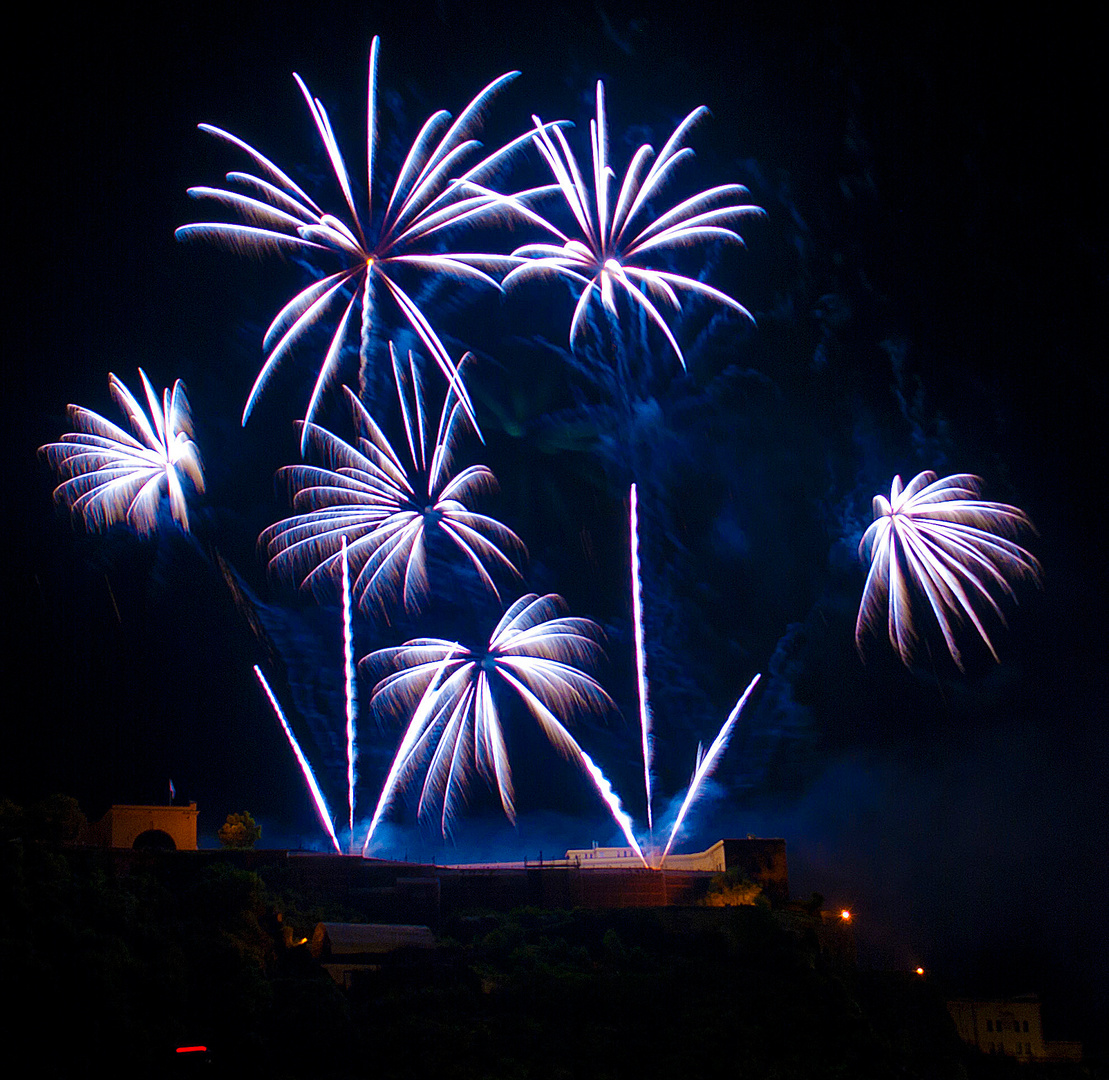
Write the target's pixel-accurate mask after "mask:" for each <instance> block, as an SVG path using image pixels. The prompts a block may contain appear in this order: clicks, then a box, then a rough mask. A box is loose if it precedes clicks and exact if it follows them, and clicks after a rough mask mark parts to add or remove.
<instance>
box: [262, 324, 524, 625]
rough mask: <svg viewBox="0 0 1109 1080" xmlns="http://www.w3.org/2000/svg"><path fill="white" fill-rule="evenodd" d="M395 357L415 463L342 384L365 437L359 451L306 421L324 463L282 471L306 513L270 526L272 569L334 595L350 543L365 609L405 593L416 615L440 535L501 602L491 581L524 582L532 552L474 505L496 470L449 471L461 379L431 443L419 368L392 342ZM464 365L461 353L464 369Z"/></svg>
mask: <svg viewBox="0 0 1109 1080" xmlns="http://www.w3.org/2000/svg"><path fill="white" fill-rule="evenodd" d="M389 353H390V357H391V359H392V363H393V373H394V376H395V378H396V385H397V395H398V397H399V399H400V405H401V415H402V419H403V422H404V431H405V437H406V441H407V444H408V457H409V462H410V464H409V465H408V466H406V465H405V464H403V463H402V460H401V457H400V455H399V454H398V453H397V452H396V451H395V450H394V449H393V447H392V446H391V445H390V444H389V442H388V440H387V439H386V438H385V435H384V434H383V433H382V431H381V428H380V427H378V425H377V423H376V422H375V421H374V419H373V418H372V417H371V416H370V414H369V413H368V412H367V411H366V409H365V407H364V406H363V405H362V403H361V402H360V401H359V400H358V399H357V398H356V397H355V395H354V394H353V393H351V391H350V390H349V389H346V388H345V387H344V389H345V390H346V394H347V400H348V401H349V403H350V407H351V410H352V412H353V415H354V422H355V425H356V427H357V429H358V432H359V439H358V442H357V447H354V446H351V445H350V444H348V443H346V442H344V441H343V440H342V439H340V438H338V437H337V436H335V435H333V434H331V432H329V431H326V430H325V429H324V428H321V427H318V426H317V425H315V424H309V425H307V429H306V430H307V442H308V446H309V450H310V451H311V452H313V453H314V454H315V455H316V456H317V457H318V458H319V459H321V460H322V461H323V462H324V464H323V465H320V466H316V465H291V466H287V467H286V468H284V469H282V470H280V472H279V473H278V475H279V477H281V478H282V479H283V480H285V481H286V482H287V483H288V484H289V485H290V487H291V488H292V489H293V490H294V491H295V494H294V497H293V507H294V509H296V510H298V511H303V512H302V513H298V514H296V515H295V516H294V517H290V518H287V519H286V520H284V521H280V522H278V523H277V524H276V525H273V526H271V527H270V528H269V529H267V530H266V531H265V532H264V533H263V534H262V536H261V537H260V538H259V543H260V544H263V545H264V546H265V547H266V549H267V552H268V555H269V557H270V567H271V569H272V570H273V571H275V572H276V573H278V574H282V575H288V576H291V577H293V578H294V579H296V580H297V581H299V582H301V584H302V585H303V586H305V587H307V588H311V589H314V590H317V591H327V590H331V589H332V588H334V587H335V586H336V585H337V584H338V583H339V581H340V579H341V575H342V545H343V538H344V537H346V539H347V542H348V543H349V551H348V554H349V558H350V566H351V573H352V575H354V582H353V585H352V591H353V594H354V596H355V598H356V602H357V603H358V605H359V607H361V608H364V609H371V608H373V607H374V606H375V605H377V606H380V607H385V606H386V605H387V604H388V602H389V601H391V600H394V599H395V598H397V597H398V596H399V597H401V598H402V600H403V603H404V605H405V606H406V608H408V609H409V610H413V611H414V610H417V609H418V608H419V606H420V604H421V603H422V602H423V600H424V599H425V598H426V596H427V593H428V576H427V543H428V534H429V532H432V531H437V532H439V533H441V534H442V535H443V536H444V537H446V538H447V539H449V540H450V541H451V542H452V543H453V544H454V546H455V547H456V548H457V550H458V551H459V552H461V553H462V555H463V556H464V557H465V558H466V560H467V561H468V562H469V564H470V565H471V566H472V567H473V568H474V570H475V571H476V572H477V574H478V576H479V577H480V578H481V580H482V582H483V583H484V584H485V585H486V586H487V587H488V588H489V589H490V590H491V591H492V592H493V593H494V595H497V596H499V595H500V594H499V592H498V590H497V585H496V582H495V580H494V577H493V575H494V574H495V573H506V574H508V575H510V576H512V577H514V578H516V577H518V576H519V571H518V570H517V568H516V564H515V562H514V561H513V556H517V557H522V555H523V553H524V550H525V549H524V545H523V542H522V541H521V540H520V539H519V537H518V536H516V534H515V533H514V532H513V531H512V530H511V529H509V528H507V527H506V526H505V525H502V524H501V523H500V522H499V521H496V520H494V519H493V518H490V517H487V516H486V515H484V514H478V513H475V512H474V511H473V510H472V509H470V507H469V505H468V504H469V502H470V501H471V500H472V499H473V497H475V496H477V495H480V494H483V493H485V492H488V491H493V490H495V489H496V479H495V478H494V476H493V474H492V473H491V472H490V471H489V469H487V468H486V467H485V466H484V465H471V466H470V467H469V468H466V469H463V470H462V471H461V472H460V473H458V474H457V475H452V473H451V463H452V458H453V455H454V448H455V443H456V442H457V440H458V438H459V436H460V434H461V432H462V430H463V429H464V427H465V425H466V423H467V422H468V417H467V414H466V413H465V412H464V410H463V407H462V402H461V399H460V397H459V394H458V386H459V385H460V384H459V382H458V380H455V382H453V383H452V384H451V386H450V388H449V389H448V391H447V395H446V398H445V400H444V402H443V409H442V413H441V415H440V418H439V426H438V429H437V431H436V432H435V434H434V437H432V429H431V428H429V426H428V424H427V418H426V415H425V411H426V410H425V403H424V389H423V384H422V381H421V378H420V372H419V367H418V366H417V365H416V364H415V362H414V361H413V358H412V354H411V353H409V356H408V364H407V366H405V365H403V364H402V363H400V362H399V361H398V359H397V356H396V353H395V351H394V350H393V347H392V345H390V347H389ZM465 363H466V357H463V358H462V360H461V361H460V362H459V364H458V370H459V371H461V370H462V368H463V366H464V365H465Z"/></svg>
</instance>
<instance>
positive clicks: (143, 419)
mask: <svg viewBox="0 0 1109 1080" xmlns="http://www.w3.org/2000/svg"><path fill="white" fill-rule="evenodd" d="M139 377H140V378H141V379H142V385H143V390H144V391H145V394H146V404H147V408H148V412H144V411H143V408H142V406H141V405H140V404H139V402H138V401H137V400H136V399H135V396H134V395H133V394H132V393H131V391H130V390H128V389H127V387H126V386H124V384H123V383H122V382H121V381H120V380H119V379H118V378H116V376H115V375H109V377H108V384H109V386H110V388H111V392H112V397H113V398H114V399H115V402H116V404H117V405H118V406H119V408H120V411H121V412H122V413H123V414H124V415H125V416H126V417H127V419H128V421H129V423H130V424H131V429H132V431H134V433H135V434H134V436H132V435H129V434H128V433H127V432H126V431H124V430H123V429H122V428H120V427H118V426H117V425H115V424H113V423H112V422H111V421H110V420H105V419H104V417H102V416H101V415H100V414H99V413H94V412H92V411H91V410H90V409H83V408H81V407H80V406H79V405H70V406H69V416H70V419H71V420H72V422H73V425H74V427H76V428H77V431H75V432H71V433H69V434H66V435H63V436H62V439H61V442H56V443H48V444H47V445H46V446H43V447H41V448H40V449H39V453H40V454H42V455H43V456H44V457H45V458H46V460H47V461H48V462H49V463H50V465H51V467H52V468H54V469H56V470H57V471H58V472H59V473H60V474H61V475H62V477H64V479H63V481H62V483H61V484H59V485H58V487H57V488H55V489H54V498H55V499H56V500H57V501H58V502H60V503H65V504H66V506H68V507H69V509H70V512H71V513H72V514H74V515H75V516H79V517H81V518H82V519H83V521H84V522H85V525H86V527H88V528H90V529H106V528H107V527H108V526H110V525H114V524H116V523H117V522H126V524H127V525H129V526H130V527H131V528H132V529H134V530H135V531H136V532H137V533H139V534H140V535H143V536H148V535H150V534H151V533H152V532H154V529H155V528H156V526H157V523H158V508H159V506H160V505H161V501H162V498H163V496H166V497H168V499H169V505H170V510H171V512H172V514H173V520H174V521H175V522H177V524H178V525H179V526H180V527H181V528H182V529H184V530H185V531H186V532H188V531H189V515H188V507H187V505H186V498H185V483H184V482H185V481H186V480H188V482H189V483H191V485H192V487H193V489H194V490H196V491H198V492H202V491H203V490H204V475H203V471H202V468H201V463H200V452H199V451H198V450H197V447H196V443H194V442H193V440H192V416H191V414H190V412H189V402H188V398H187V397H186V396H185V387H184V384H183V383H182V382H181V380H180V379H178V380H177V382H175V383H174V384H173V389H172V390H168V389H167V390H166V391H165V392H164V393H163V394H162V400H161V401H159V400H158V395H157V394H156V393H155V392H154V388H153V387H152V386H151V385H150V380H149V379H147V377H146V372H144V371H143V369H142V368H139Z"/></svg>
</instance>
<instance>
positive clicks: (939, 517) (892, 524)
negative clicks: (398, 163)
mask: <svg viewBox="0 0 1109 1080" xmlns="http://www.w3.org/2000/svg"><path fill="white" fill-rule="evenodd" d="M981 485H982V481H981V479H980V478H979V477H977V476H971V475H968V474H958V475H956V476H948V477H945V478H944V479H942V480H940V479H937V477H936V474H935V473H934V472H922V473H919V474H918V475H917V476H915V477H913V479H912V480H911V481H909V484H908V485H907V486H906V487H905V488H904V489H902V485H901V477H900V476H895V477H894V478H893V484H892V486H891V488H890V497H889V498H888V499H887V498H885V497H884V496H882V495H876V496H875V497H874V516H875V520H874V521H873V522H872V523H871V525H870V527H869V528H868V529H867V530H866V532H865V533H864V534H863V538H862V541H861V542H860V544H859V554H860V556H861V557H863V558H866V557H869V559H870V571H869V573H868V574H867V579H866V585H865V587H864V589H863V597H862V602H861V604H860V606H859V617H858V620H857V622H856V624H855V641H856V643H857V644H858V645H859V648H860V649H861V648H862V639H863V636H864V634H865V632H866V631H867V630H868V629H870V628H872V627H873V626H875V625H876V624H877V623H878V622H879V620H880V619H881V618H882V616H883V614H884V613H886V611H887V609H888V614H887V615H886V617H887V624H888V631H889V639H890V643H891V644H892V645H893V647H894V648H895V649H896V650H897V652H898V655H899V656H900V657H901V660H902V662H903V663H905V664H906V665H911V662H912V658H913V654H914V652H915V650H916V646H917V640H918V636H917V627H916V621H917V620H916V616H914V612H913V593H914V591H916V592H917V593H923V594H924V595H925V596H926V597H927V599H928V604H929V606H930V608H931V610H932V613H933V615H934V616H935V618H936V621H937V622H938V623H939V626H940V630H941V631H942V633H943V637H944V640H945V641H946V642H947V648H948V650H949V651H950V653H951V657H952V659H953V660H954V661H955V663H956V665H957V666H958V667H959V669H960V670H962V667H963V661H962V655H961V654H960V652H959V648H958V645H957V644H956V641H955V632H954V628H953V626H952V619H953V618H954V619H957V620H960V621H961V620H962V619H963V618H964V617H965V618H966V619H968V620H970V622H971V623H972V624H973V625H974V628H975V630H977V631H978V635H979V637H981V639H982V641H983V642H985V644H986V647H987V648H988V649H989V650H990V653H991V655H992V656H993V658H994V659H995V660H997V659H998V656H997V651H996V649H995V648H994V644H993V641H992V640H991V639H990V635H989V632H988V631H987V629H986V627H985V625H984V623H983V621H982V616H981V612H982V611H983V610H986V609H988V610H990V611H992V612H993V614H994V615H995V616H996V617H997V618H998V619H999V620H1000V622H1001V623H1002V625H1004V623H1005V616H1004V614H1003V613H1002V610H1001V607H1000V605H999V604H998V602H997V600H996V599H995V596H994V594H995V593H997V592H1000V593H1002V594H1004V595H1005V596H1007V597H1009V598H1010V599H1014V600H1015V598H1016V596H1015V593H1014V591H1013V587H1012V585H1011V584H1010V579H1011V578H1031V579H1032V580H1033V581H1035V582H1036V583H1037V584H1038V583H1039V580H1040V564H1039V563H1038V562H1037V561H1036V559H1035V558H1033V557H1032V555H1031V554H1029V553H1028V552H1027V551H1026V550H1025V549H1024V548H1023V547H1020V546H1019V545H1018V544H1016V543H1014V542H1013V541H1012V540H1009V539H1007V538H1006V537H1005V536H1003V535H999V534H1002V533H1008V534H1010V535H1012V534H1015V533H1018V532H1022V531H1024V530H1027V529H1031V528H1032V523H1031V522H1030V521H1029V519H1028V516H1027V515H1026V514H1025V513H1024V511H1023V510H1019V509H1017V507H1015V506H1007V505H1006V504H1004V503H995V502H984V501H982V500H980V499H979V498H978V495H979V492H980V490H981Z"/></svg>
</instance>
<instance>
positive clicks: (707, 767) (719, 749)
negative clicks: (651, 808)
mask: <svg viewBox="0 0 1109 1080" xmlns="http://www.w3.org/2000/svg"><path fill="white" fill-rule="evenodd" d="M761 677H762V676H761V675H756V676H755V677H754V678H753V679H752V680H751V681H750V682H749V683H748V684H747V689H746V690H744V691H743V696H742V697H741V698H740V699H739V701H737V702H736V703H735V708H734V709H732V711H731V713H730V714H729V716H728V719H727V720H725V721H724V726H723V727H722V728H721V729H720V731H719V733H718V734H717V736H716V738H715V739H713V741H712V746H710V747H709V748H708V753H705V754H702V753H700V752H698V755H697V759H698V760H697V768H696V769H694V771H693V779H692V780H691V781H690V782H689V790H688V791H687V792H686V793H685V798H684V799H683V800H682V807H681V809H680V810H679V811H678V816H677V817H676V818H675V819H674V827H673V828H672V829H671V830H670V839H669V840H667V841H666V847H665V849H664V850H663V852H662V859H661V860H660V861H659V867H660V868H661V866H662V864H663V863H664V862H665V861H666V856H667V855H669V854H670V846H671V845H672V844H673V843H674V838H675V837H676V836H677V835H678V830H679V829H680V828H681V825H682V821H683V820H685V815H686V813H687V812H688V811H689V808H690V807H691V806H692V805H693V801H694V800H695V799H696V798H697V792H698V791H700V789H701V784H702V783H703V782H704V779H705V777H706V776H708V774H709V773H711V772H712V770H713V767H714V766H715V765H716V762H717V760H718V759H719V757H720V755H721V754H723V753H724V750H725V749H726V748H727V746H728V740H729V739H730V738H731V737H732V729H733V728H734V727H735V723H736V721H737V720H738V719H739V714H740V713H741V712H743V706H744V705H746V704H747V699H748V698H749V697H750V696H751V691H752V690H754V689H755V687H756V686H757V685H758V681H759V679H760V678H761Z"/></svg>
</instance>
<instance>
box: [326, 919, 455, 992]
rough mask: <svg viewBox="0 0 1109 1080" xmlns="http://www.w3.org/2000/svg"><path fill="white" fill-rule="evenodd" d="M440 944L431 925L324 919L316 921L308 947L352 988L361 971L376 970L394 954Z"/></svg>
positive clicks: (331, 974)
mask: <svg viewBox="0 0 1109 1080" xmlns="http://www.w3.org/2000/svg"><path fill="white" fill-rule="evenodd" d="M437 947H438V946H437V944H436V941H435V936H434V935H433V934H432V932H431V930H430V928H429V927H427V926H403V925H398V924H396V923H392V924H383V923H323V922H322V923H317V924H316V929H315V930H314V931H312V940H311V942H310V944H309V946H308V948H309V951H310V952H311V953H312V956H313V957H315V959H317V960H318V961H319V962H320V965H321V967H323V969H324V971H326V972H327V973H328V975H330V976H331V977H332V978H333V979H334V980H335V981H336V982H337V983H338V984H339V985H340V986H342V987H345V988H346V989H348V990H349V989H350V987H351V985H352V983H353V981H354V980H355V979H357V977H358V976H359V975H360V974H361V973H363V972H367V971H373V970H376V969H377V968H378V967H380V966H381V962H382V960H383V959H385V958H386V957H387V956H388V955H389V954H391V953H396V952H398V951H399V950H401V949H408V950H411V949H420V950H425V949H435V948H437Z"/></svg>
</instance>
